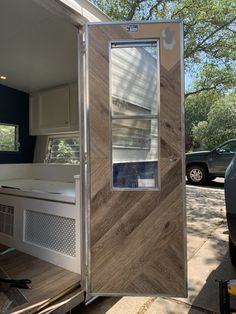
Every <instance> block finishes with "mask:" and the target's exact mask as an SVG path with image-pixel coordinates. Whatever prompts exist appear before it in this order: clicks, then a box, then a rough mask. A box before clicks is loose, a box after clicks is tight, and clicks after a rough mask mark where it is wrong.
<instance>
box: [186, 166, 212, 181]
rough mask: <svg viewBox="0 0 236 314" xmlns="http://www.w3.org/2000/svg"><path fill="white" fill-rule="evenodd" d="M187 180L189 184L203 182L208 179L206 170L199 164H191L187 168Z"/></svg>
mask: <svg viewBox="0 0 236 314" xmlns="http://www.w3.org/2000/svg"><path fill="white" fill-rule="evenodd" d="M187 178H188V182H189V183H191V184H204V183H206V182H207V180H208V171H207V169H206V168H205V167H203V166H200V165H192V166H191V167H189V168H188V169H187Z"/></svg>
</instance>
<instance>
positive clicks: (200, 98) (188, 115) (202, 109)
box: [185, 90, 222, 151]
mask: <svg viewBox="0 0 236 314" xmlns="http://www.w3.org/2000/svg"><path fill="white" fill-rule="evenodd" d="M220 97H222V95H221V94H220V93H219V92H217V91H214V90H212V91H210V92H204V93H201V94H195V95H192V96H190V97H187V98H186V101H185V139H186V151H189V150H190V149H194V146H193V128H194V127H195V126H196V125H198V123H199V122H201V121H206V120H207V115H208V113H209V111H210V109H211V107H212V106H213V105H214V103H216V102H217V101H218V100H219V99H220ZM195 145H196V143H195ZM196 146H197V147H198V146H199V145H198V144H197V145H196Z"/></svg>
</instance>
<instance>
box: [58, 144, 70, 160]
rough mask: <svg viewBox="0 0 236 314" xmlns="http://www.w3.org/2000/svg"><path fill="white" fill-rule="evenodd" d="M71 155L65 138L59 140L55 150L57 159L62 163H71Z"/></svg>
mask: <svg viewBox="0 0 236 314" xmlns="http://www.w3.org/2000/svg"><path fill="white" fill-rule="evenodd" d="M72 156H73V151H72V148H71V147H70V145H69V144H68V143H66V142H65V140H60V142H59V144H58V150H57V159H58V160H60V161H61V162H63V163H71V158H72Z"/></svg>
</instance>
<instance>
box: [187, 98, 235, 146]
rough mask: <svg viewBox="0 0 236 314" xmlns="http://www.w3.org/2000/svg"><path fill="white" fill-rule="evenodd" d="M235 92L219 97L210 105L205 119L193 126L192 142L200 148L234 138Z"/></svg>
mask: <svg viewBox="0 0 236 314" xmlns="http://www.w3.org/2000/svg"><path fill="white" fill-rule="evenodd" d="M235 96H236V95H235V93H234V94H233V93H232V94H231V95H227V96H224V97H221V98H220V99H219V100H218V102H217V103H215V104H214V105H212V106H211V108H210V110H209V112H208V114H207V117H206V119H205V121H200V122H198V124H196V125H195V126H194V127H193V130H192V134H193V142H194V145H195V146H198V147H199V148H201V149H212V148H213V147H215V146H217V145H219V144H221V143H223V142H225V141H227V140H229V139H232V138H236V97H235Z"/></svg>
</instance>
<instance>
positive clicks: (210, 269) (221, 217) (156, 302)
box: [73, 181, 236, 314]
mask: <svg viewBox="0 0 236 314" xmlns="http://www.w3.org/2000/svg"><path fill="white" fill-rule="evenodd" d="M187 222H188V298H163V297H157V298H153V297H150V298H147V297H123V298H99V299H97V300H96V301H94V302H93V303H92V304H90V305H89V306H87V307H86V308H85V307H79V308H78V309H76V310H75V311H73V313H86V314H87V313H89V314H95V313H96V314H102V313H107V314H123V313H124V314H187V313H188V314H200V313H219V298H218V284H217V282H216V280H217V279H218V280H226V279H232V278H236V271H235V270H234V269H233V267H232V266H231V264H230V261H229V256H228V230H227V225H226V218H225V202H224V189H223V183H222V181H220V182H216V183H213V184H212V186H211V187H194V186H187Z"/></svg>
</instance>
